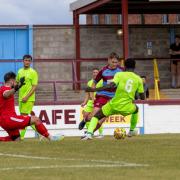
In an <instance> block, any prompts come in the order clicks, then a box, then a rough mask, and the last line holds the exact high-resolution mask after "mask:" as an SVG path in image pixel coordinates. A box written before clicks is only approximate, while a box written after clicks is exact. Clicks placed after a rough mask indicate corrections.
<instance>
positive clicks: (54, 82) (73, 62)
mask: <svg viewBox="0 0 180 180" xmlns="http://www.w3.org/2000/svg"><path fill="white" fill-rule="evenodd" d="M134 59H135V60H137V61H153V59H154V58H134ZM156 59H157V60H165V61H171V60H172V59H170V58H166V57H159V58H156ZM106 61H107V59H106V58H100V59H98V58H91V59H88V58H87V59H80V60H75V59H34V63H35V64H36V63H48V62H55V63H62V62H64V63H70V64H71V65H72V80H68V81H67V80H61V81H59V80H47V81H39V84H49V85H50V84H51V86H52V87H53V91H52V93H53V99H52V101H51V102H50V101H49V102H46V104H69V103H70V101H61V100H60V101H59V99H58V95H57V91H58V89H57V84H72V87H75V86H76V85H77V84H78V83H80V84H84V83H86V82H87V79H81V80H78V79H77V69H76V63H77V62H85V63H88V62H106ZM3 62H13V63H14V62H18V63H19V62H22V60H8V61H7V60H0V63H3ZM152 71H153V70H152ZM0 84H2V82H0ZM149 102H151V101H149ZM73 103H80V101H73V102H71V103H70V104H73ZM176 103H178V102H177V101H176ZM38 104H43V102H38Z"/></svg>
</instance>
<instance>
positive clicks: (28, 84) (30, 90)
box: [16, 55, 38, 139]
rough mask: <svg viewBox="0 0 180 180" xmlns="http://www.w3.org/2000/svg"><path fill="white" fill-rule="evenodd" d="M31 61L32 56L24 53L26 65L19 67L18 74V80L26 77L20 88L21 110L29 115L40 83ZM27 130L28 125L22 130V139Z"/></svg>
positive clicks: (21, 112) (23, 113) (22, 113)
mask: <svg viewBox="0 0 180 180" xmlns="http://www.w3.org/2000/svg"><path fill="white" fill-rule="evenodd" d="M31 63H32V56H30V55H24V57H23V65H24V67H23V68H21V69H19V71H18V74H17V76H16V81H17V82H19V80H20V79H21V78H22V77H25V85H24V86H23V87H22V88H21V89H20V90H19V111H20V114H21V115H23V116H28V115H30V114H31V111H32V109H33V106H34V103H35V90H36V87H37V84H38V74H37V72H36V71H35V70H34V69H33V68H31ZM31 127H32V128H33V129H34V130H36V128H35V126H34V125H32V126H31ZM26 130H27V127H26V128H25V129H22V130H21V132H20V136H21V139H24V136H25V133H26Z"/></svg>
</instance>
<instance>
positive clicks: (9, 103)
mask: <svg viewBox="0 0 180 180" xmlns="http://www.w3.org/2000/svg"><path fill="white" fill-rule="evenodd" d="M7 90H11V87H8V86H1V87H0V116H12V115H16V112H15V106H14V95H12V96H11V97H9V98H4V97H3V93H4V92H5V91H7Z"/></svg>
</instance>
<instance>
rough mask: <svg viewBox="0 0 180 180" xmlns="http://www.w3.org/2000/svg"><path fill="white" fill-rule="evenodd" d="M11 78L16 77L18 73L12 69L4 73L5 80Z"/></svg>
mask: <svg viewBox="0 0 180 180" xmlns="http://www.w3.org/2000/svg"><path fill="white" fill-rule="evenodd" d="M10 79H16V74H15V73H14V72H12V71H10V72H8V73H6V74H5V75H4V82H7V81H9V80H10Z"/></svg>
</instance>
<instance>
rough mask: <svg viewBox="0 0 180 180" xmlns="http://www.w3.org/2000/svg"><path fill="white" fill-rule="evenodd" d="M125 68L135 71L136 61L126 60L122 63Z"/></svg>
mask: <svg viewBox="0 0 180 180" xmlns="http://www.w3.org/2000/svg"><path fill="white" fill-rule="evenodd" d="M124 65H125V67H126V68H127V69H135V67H136V61H135V60H134V59H132V58H128V59H126V60H125V63H124Z"/></svg>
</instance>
